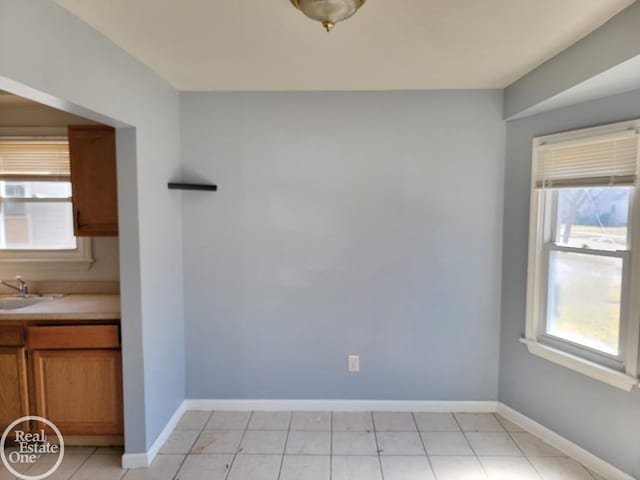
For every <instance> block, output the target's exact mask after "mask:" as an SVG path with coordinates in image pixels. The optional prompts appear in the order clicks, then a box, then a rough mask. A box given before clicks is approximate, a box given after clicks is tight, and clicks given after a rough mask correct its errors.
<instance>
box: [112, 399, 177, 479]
mask: <svg viewBox="0 0 640 480" xmlns="http://www.w3.org/2000/svg"><path fill="white" fill-rule="evenodd" d="M186 405H187V401H186V400H183V401H182V402H181V403H180V405H178V408H177V409H176V411H175V412H173V415H171V418H170V419H169V421H168V422H167V424H166V425H165V427H164V428H163V429H162V432H160V435H158V438H156V439H155V441H154V442H153V444H152V445H151V447H150V448H149V450H148V451H146V452H144V453H125V454H124V455H122V468H147V467H148V466H149V465H151V462H153V460H154V458H156V455H158V452H159V451H160V448H162V445H164V442H166V441H167V439H168V438H169V435H171V432H173V429H174V428H176V425H177V424H178V422H179V421H180V417H182V415H183V414H184V412H185V411H186V410H187V407H186Z"/></svg>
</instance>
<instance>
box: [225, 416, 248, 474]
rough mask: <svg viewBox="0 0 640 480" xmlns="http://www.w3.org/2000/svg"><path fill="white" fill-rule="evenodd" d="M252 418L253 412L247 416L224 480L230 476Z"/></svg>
mask: <svg viewBox="0 0 640 480" xmlns="http://www.w3.org/2000/svg"><path fill="white" fill-rule="evenodd" d="M252 418H253V412H251V414H250V415H249V418H248V420H247V423H246V425H245V426H244V430H243V431H242V436H241V437H240V442H239V443H238V446H237V447H236V451H235V453H234V454H233V458H232V459H231V462H229V468H228V469H227V473H226V474H225V476H224V478H225V480H227V479H228V478H229V475H231V469H232V468H233V466H234V464H235V462H236V459H237V458H238V455H240V453H241V451H240V450H241V448H242V442H243V441H244V436H245V435H246V434H247V430H248V429H249V423H251V419H252Z"/></svg>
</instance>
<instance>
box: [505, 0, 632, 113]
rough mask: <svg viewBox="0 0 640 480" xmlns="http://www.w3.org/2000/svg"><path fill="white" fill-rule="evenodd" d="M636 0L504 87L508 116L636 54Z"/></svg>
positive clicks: (522, 110) (524, 109)
mask: <svg viewBox="0 0 640 480" xmlns="http://www.w3.org/2000/svg"><path fill="white" fill-rule="evenodd" d="M638 25H640V2H634V3H632V4H631V5H630V6H628V7H627V8H626V9H624V10H623V11H622V12H620V13H619V14H617V15H616V16H614V17H613V18H611V19H610V20H609V21H608V22H606V23H605V24H604V25H602V26H601V27H600V28H598V29H597V30H595V31H593V32H592V33H590V34H589V35H587V36H586V37H584V38H582V39H581V40H579V41H577V42H576V43H575V44H573V45H572V46H570V47H569V48H567V49H566V50H564V51H562V52H560V53H559V54H558V55H556V56H555V57H553V58H551V59H550V60H548V61H546V62H545V63H543V64H542V65H540V66H539V67H537V68H535V69H533V70H532V71H531V72H529V73H527V74H526V75H524V76H523V77H522V78H520V79H519V80H517V81H515V82H513V83H512V84H511V85H509V86H508V87H507V88H506V89H505V90H504V116H505V118H511V117H513V116H515V115H518V114H521V113H523V112H525V111H526V110H528V109H530V108H532V107H534V106H535V105H537V104H539V103H541V102H543V101H544V100H547V99H549V98H551V97H553V96H555V95H557V94H559V93H561V92H563V91H565V90H567V89H570V88H571V87H574V86H576V85H579V84H580V83H582V82H584V81H586V80H588V79H590V78H591V77H594V76H596V75H598V74H600V73H602V72H605V71H607V70H609V69H611V68H613V67H615V66H616V65H620V64H621V63H623V62H626V61H627V60H630V59H632V58H634V57H636V56H638V55H640V28H638Z"/></svg>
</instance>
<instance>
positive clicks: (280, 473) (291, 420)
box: [247, 412, 293, 480]
mask: <svg viewBox="0 0 640 480" xmlns="http://www.w3.org/2000/svg"><path fill="white" fill-rule="evenodd" d="M252 416H253V415H252ZM292 422H293V412H289V425H288V427H287V436H286V437H285V439H284V449H283V450H282V458H281V459H280V470H279V471H278V480H280V477H281V476H282V467H283V466H284V456H285V455H286V454H287V445H288V444H289V433H290V432H291V423H292ZM248 426H249V424H247V427H248Z"/></svg>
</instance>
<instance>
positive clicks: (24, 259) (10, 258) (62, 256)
mask: <svg viewBox="0 0 640 480" xmlns="http://www.w3.org/2000/svg"><path fill="white" fill-rule="evenodd" d="M76 244H77V247H76V248H74V249H72V250H11V249H0V264H2V265H7V264H9V265H11V264H19V265H29V264H36V263H37V264H40V263H43V264H51V265H54V266H55V267H54V268H56V269H59V268H60V266H61V265H63V264H66V265H68V266H75V265H77V266H79V267H80V268H87V269H88V268H90V267H91V265H92V264H93V262H94V259H93V246H92V243H91V238H90V237H76Z"/></svg>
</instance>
